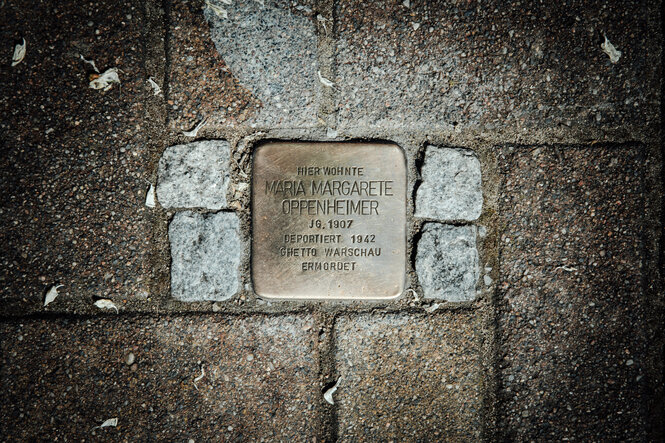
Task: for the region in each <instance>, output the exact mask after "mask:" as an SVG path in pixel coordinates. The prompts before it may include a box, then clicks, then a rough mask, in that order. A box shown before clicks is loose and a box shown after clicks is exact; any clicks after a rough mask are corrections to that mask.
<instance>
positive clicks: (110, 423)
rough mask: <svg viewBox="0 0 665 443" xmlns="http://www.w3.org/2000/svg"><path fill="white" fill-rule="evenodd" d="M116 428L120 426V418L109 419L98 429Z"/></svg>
mask: <svg viewBox="0 0 665 443" xmlns="http://www.w3.org/2000/svg"><path fill="white" fill-rule="evenodd" d="M116 426H118V417H114V418H109V419H108V420H106V421H105V422H104V423H102V424H101V425H99V426H98V427H99V428H108V427H116Z"/></svg>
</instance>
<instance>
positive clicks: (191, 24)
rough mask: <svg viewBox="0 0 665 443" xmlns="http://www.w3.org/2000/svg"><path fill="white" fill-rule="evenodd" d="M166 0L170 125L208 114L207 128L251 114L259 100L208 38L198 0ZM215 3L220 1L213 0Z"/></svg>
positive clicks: (189, 124)
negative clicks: (233, 72)
mask: <svg viewBox="0 0 665 443" xmlns="http://www.w3.org/2000/svg"><path fill="white" fill-rule="evenodd" d="M168 3H169V6H170V7H169V8H168V12H169V16H168V23H169V32H168V34H167V37H168V39H167V51H168V54H169V61H170V63H169V65H168V66H167V69H168V74H169V78H170V81H169V84H168V86H169V90H168V95H169V102H168V107H167V110H168V114H169V126H170V129H171V130H173V131H174V132H178V133H179V132H180V131H185V130H189V129H191V128H193V127H194V126H195V125H196V124H197V123H198V122H199V121H201V120H202V119H203V118H206V119H207V123H206V125H205V127H204V128H203V129H202V130H201V131H200V134H201V135H203V136H205V132H206V131H207V130H208V129H210V128H215V127H219V126H227V127H228V126H235V125H238V124H242V123H245V122H246V121H247V120H248V119H249V118H251V116H253V115H256V113H257V111H258V110H259V108H260V107H261V102H260V101H259V100H258V99H257V98H256V97H255V96H254V95H252V92H251V91H248V90H247V88H245V87H243V85H241V84H240V82H239V81H238V79H237V78H235V77H234V76H233V74H232V73H231V72H230V71H229V68H228V66H227V65H226V63H225V62H224V60H223V59H222V57H221V56H220V55H219V52H217V49H216V48H215V43H214V42H213V41H212V38H211V37H210V27H209V26H208V23H207V22H206V19H205V17H204V16H203V8H204V5H205V2H204V1H203V0H172V1H170V2H168ZM217 3H219V2H217Z"/></svg>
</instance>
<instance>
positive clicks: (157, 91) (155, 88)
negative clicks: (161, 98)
mask: <svg viewBox="0 0 665 443" xmlns="http://www.w3.org/2000/svg"><path fill="white" fill-rule="evenodd" d="M148 84H149V85H150V86H152V94H153V95H159V94H161V93H162V88H160V87H159V85H158V84H157V82H156V81H154V80H153V79H152V77H150V78H149V79H148Z"/></svg>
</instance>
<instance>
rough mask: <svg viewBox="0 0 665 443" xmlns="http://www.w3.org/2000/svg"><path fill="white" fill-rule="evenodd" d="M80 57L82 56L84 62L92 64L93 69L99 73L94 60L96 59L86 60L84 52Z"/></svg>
mask: <svg viewBox="0 0 665 443" xmlns="http://www.w3.org/2000/svg"><path fill="white" fill-rule="evenodd" d="M79 57H80V58H81V60H83V62H84V63H87V64H89V65H90V66H92V69H94V70H95V72H96V73H97V74H99V69H97V65H95V62H94V61H92V60H86V59H85V58H84V57H83V55H82V54H79Z"/></svg>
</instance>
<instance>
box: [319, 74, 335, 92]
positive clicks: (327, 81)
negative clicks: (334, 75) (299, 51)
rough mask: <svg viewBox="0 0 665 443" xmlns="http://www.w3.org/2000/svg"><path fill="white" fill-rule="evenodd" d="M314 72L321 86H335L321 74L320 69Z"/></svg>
mask: <svg viewBox="0 0 665 443" xmlns="http://www.w3.org/2000/svg"><path fill="white" fill-rule="evenodd" d="M316 73H317V74H318V76H319V81H320V82H321V84H322V85H323V86H327V87H328V88H332V87H334V86H335V84H334V83H333V82H331V81H330V80H328V79H327V78H325V77H324V76H322V75H321V71H316Z"/></svg>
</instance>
